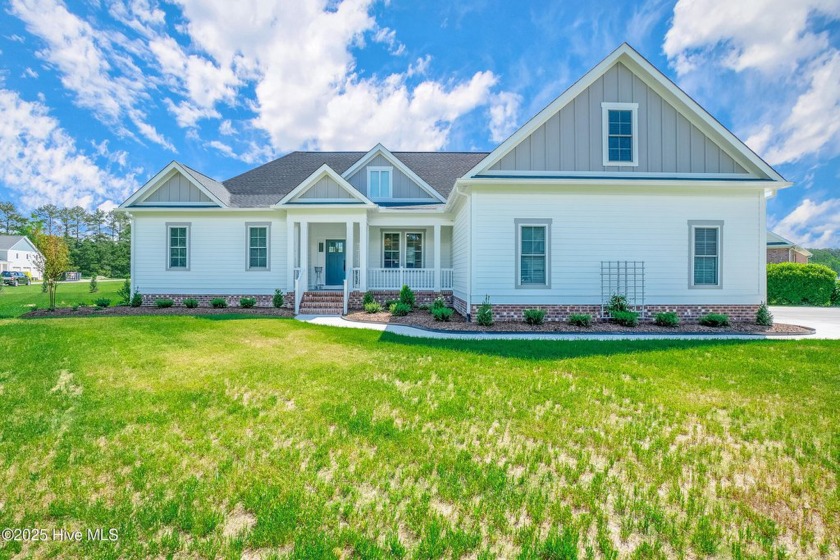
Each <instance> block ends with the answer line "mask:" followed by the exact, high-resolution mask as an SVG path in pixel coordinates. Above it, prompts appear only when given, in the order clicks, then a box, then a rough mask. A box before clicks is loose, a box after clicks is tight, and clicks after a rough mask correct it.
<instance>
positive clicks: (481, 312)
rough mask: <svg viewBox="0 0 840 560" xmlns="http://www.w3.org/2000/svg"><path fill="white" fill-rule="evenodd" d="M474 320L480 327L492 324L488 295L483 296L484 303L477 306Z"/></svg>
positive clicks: (491, 310)
mask: <svg viewBox="0 0 840 560" xmlns="http://www.w3.org/2000/svg"><path fill="white" fill-rule="evenodd" d="M475 322H476V323H478V324H479V325H481V326H482V327H489V326H491V325H492V324H493V306H491V305H490V296H484V303H482V304H481V305H479V306H478V312H477V313H476V314H475Z"/></svg>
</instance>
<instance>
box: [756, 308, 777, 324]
mask: <svg viewBox="0 0 840 560" xmlns="http://www.w3.org/2000/svg"><path fill="white" fill-rule="evenodd" d="M755 324H756V325H761V326H762V327H772V326H773V314H772V313H770V310H769V309H767V304H766V303H764V302H761V305H759V306H758V311H756V313H755Z"/></svg>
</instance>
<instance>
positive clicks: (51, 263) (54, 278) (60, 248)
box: [35, 235, 70, 311]
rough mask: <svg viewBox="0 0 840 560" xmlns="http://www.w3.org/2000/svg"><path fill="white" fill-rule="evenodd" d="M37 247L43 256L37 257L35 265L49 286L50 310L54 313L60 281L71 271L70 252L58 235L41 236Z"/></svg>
mask: <svg viewBox="0 0 840 560" xmlns="http://www.w3.org/2000/svg"><path fill="white" fill-rule="evenodd" d="M35 245H36V246H37V247H38V250H39V251H41V255H43V256H41V255H38V256H37V257H35V265H36V266H37V267H38V270H39V271H40V272H41V275H42V276H43V278H44V282H45V283H46V285H47V291H48V292H49V294H50V310H51V311H54V310H55V292H56V290H57V289H58V281H59V280H60V279H61V277H62V276H63V275H64V273H65V272H67V271H68V270H69V269H70V251H69V250H68V249H67V243H66V242H65V241H64V239H62V238H61V237H58V236H56V235H40V236H38V237H37V238H36V240H35Z"/></svg>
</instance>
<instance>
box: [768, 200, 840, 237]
mask: <svg viewBox="0 0 840 560" xmlns="http://www.w3.org/2000/svg"><path fill="white" fill-rule="evenodd" d="M773 231H775V232H777V233H778V234H779V235H782V236H783V237H787V238H788V239H790V240H792V241H795V242H796V243H799V244H800V245H802V246H804V247H814V248H818V249H820V248H825V247H838V246H840V198H830V199H828V200H824V201H822V202H815V201H813V200H811V199H810V198H806V199H804V200H803V201H802V202H800V203H799V206H797V207H796V208H794V209H793V210H792V211H791V212H790V213H789V214H788V215H787V216H785V217H784V218H782V219H781V220H779V221H778V222H777V223H775V224H774V225H773Z"/></svg>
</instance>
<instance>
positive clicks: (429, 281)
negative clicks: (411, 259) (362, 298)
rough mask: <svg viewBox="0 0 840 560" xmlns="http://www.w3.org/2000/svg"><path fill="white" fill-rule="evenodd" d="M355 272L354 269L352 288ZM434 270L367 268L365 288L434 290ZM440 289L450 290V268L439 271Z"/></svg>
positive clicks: (451, 273)
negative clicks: (406, 286) (405, 286)
mask: <svg viewBox="0 0 840 560" xmlns="http://www.w3.org/2000/svg"><path fill="white" fill-rule="evenodd" d="M356 270H358V269H354V271H353V275H354V284H353V285H354V286H358V284H356V283H355V275H356ZM437 272H438V271H436V270H435V269H434V268H369V269H368V277H367V287H368V289H369V290H399V289H400V288H402V287H403V286H404V285H408V287H409V288H411V289H412V290H434V289H435V274H436V273H437ZM439 272H440V289H441V290H451V289H452V277H453V272H452V269H451V268H442V269H440V271H439Z"/></svg>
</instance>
